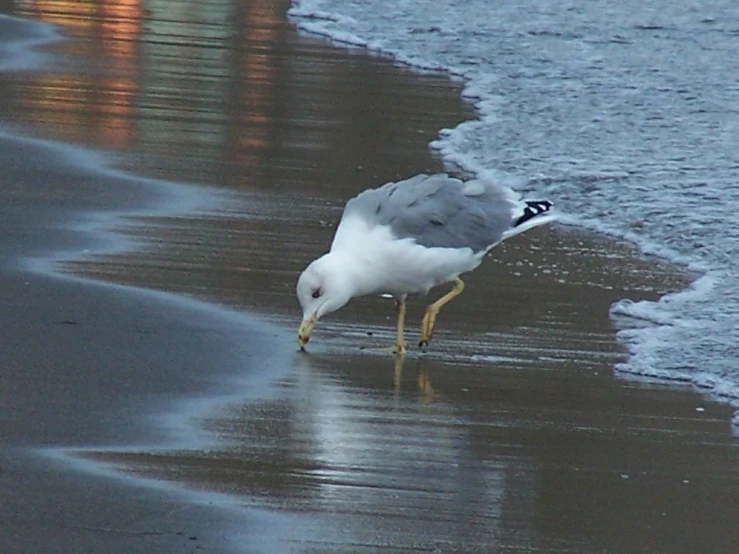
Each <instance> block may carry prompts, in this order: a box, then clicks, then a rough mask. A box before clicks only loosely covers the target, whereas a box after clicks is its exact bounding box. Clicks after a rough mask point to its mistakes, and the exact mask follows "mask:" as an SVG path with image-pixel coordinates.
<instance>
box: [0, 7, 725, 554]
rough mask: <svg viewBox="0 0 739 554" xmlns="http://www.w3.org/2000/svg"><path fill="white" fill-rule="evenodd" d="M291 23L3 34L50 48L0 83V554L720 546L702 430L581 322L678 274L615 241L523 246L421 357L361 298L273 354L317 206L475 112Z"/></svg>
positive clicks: (259, 16) (478, 282) (694, 399)
mask: <svg viewBox="0 0 739 554" xmlns="http://www.w3.org/2000/svg"><path fill="white" fill-rule="evenodd" d="M52 4H53V3H52ZM288 5H289V3H288V2H284V1H280V2H274V1H273V2H257V1H252V2H246V3H234V4H233V5H232V4H231V3H225V4H224V5H223V6H221V5H218V6H210V7H207V6H204V7H200V6H198V5H196V4H187V6H188V7H187V9H185V8H182V9H181V10H178V9H176V8H175V5H174V4H167V3H165V4H164V5H161V6H159V5H157V6H154V7H151V8H150V9H148V8H147V9H144V8H143V7H141V6H139V5H138V4H137V3H135V4H132V5H130V6H129V5H126V8H125V9H124V8H120V6H119V7H118V8H116V7H115V6H112V4H111V5H109V4H107V3H105V2H99V3H95V7H96V9H95V10H90V11H84V10H83V9H82V8H80V7H74V6H72V7H69V5H68V4H54V5H52V6H50V7H46V6H45V5H36V4H32V5H30V7H29V8H27V9H26V10H25V11H24V10H22V9H20V8H19V9H17V10H16V11H15V12H13V11H12V10H6V11H9V13H11V14H13V15H17V16H21V17H28V18H31V19H36V20H42V21H47V22H52V23H56V24H59V25H64V26H65V29H66V33H67V34H69V35H70V36H72V37H75V38H74V40H71V41H68V42H64V43H61V44H59V45H56V46H55V47H54V50H50V52H53V53H55V54H53V55H56V56H58V57H59V60H61V61H60V62H59V64H57V65H56V69H54V70H52V69H51V68H47V69H43V70H36V71H33V72H23V71H21V72H11V73H5V74H3V75H2V79H3V80H2V83H0V87H2V94H1V95H0V120H1V121H3V126H2V127H1V128H0V159H2V160H3V168H4V170H3V171H2V173H0V237H1V238H0V289H1V290H2V291H3V295H2V300H1V304H0V306H1V308H2V309H1V310H0V336H2V337H3V338H2V341H0V356H2V360H3V361H2V364H0V383H2V386H1V387H0V429H1V430H2V432H0V491H1V496H0V552H3V553H13V554H14V553H29V552H33V553H46V552H48V553H51V552H70V553H72V552H75V553H76V552H111V553H124V552H125V553H130V552H142V553H143V552H147V553H151V552H199V551H203V552H251V553H269V554H271V553H281V552H317V553H318V552H320V553H328V552H336V553H350V552H351V553H362V554H365V553H374V552H444V553H447V552H465V553H477V552H480V553H483V552H484V553H489V552H522V553H523V552H527V553H530V552H575V553H583V554H585V553H588V554H590V553H595V552H599V553H600V552H609V553H611V552H612V553H637V552H643V553H661V552H664V553H677V554H681V553H686V554H688V553H691V554H692V553H694V552H711V553H724V552H725V553H733V552H735V551H736V544H737V543H739V531H737V529H739V495H738V494H737V492H739V490H738V487H737V478H738V477H739V475H738V474H737V467H738V466H737V449H736V447H737V440H736V439H735V437H734V436H733V435H732V432H731V428H730V419H731V413H732V410H731V408H730V407H729V406H726V405H723V404H720V403H716V402H712V401H709V400H707V399H706V398H703V397H701V396H700V395H699V394H696V393H695V392H691V391H690V390H688V389H687V388H685V389H682V388H680V387H666V386H664V385H655V384H650V383H647V382H636V381H633V380H625V379H623V378H622V377H621V376H619V375H618V374H617V373H615V372H614V366H615V364H616V363H617V362H618V361H620V360H622V359H623V358H624V356H625V353H624V349H623V347H622V346H621V345H619V344H618V343H617V341H616V338H615V329H614V324H613V322H612V321H611V320H610V319H609V317H608V309H609V306H610V305H611V304H612V303H613V302H614V301H616V300H618V299H620V298H631V299H634V300H637V299H641V298H656V297H658V296H659V295H660V294H663V293H665V292H667V291H671V290H676V289H678V288H680V287H683V286H685V285H686V284H687V283H688V282H689V278H690V276H688V275H686V274H684V273H683V272H682V271H680V270H679V269H678V268H675V267H671V266H668V265H665V264H663V263H661V262H659V261H658V260H655V259H647V258H645V257H643V256H641V255H640V254H639V253H638V252H637V251H635V250H634V249H633V248H631V247H630V246H629V245H624V244H621V243H618V242H615V241H613V240H611V239H608V238H606V237H603V236H599V235H595V234H593V233H590V232H586V231H583V230H579V229H575V228H568V227H565V226H562V225H553V226H550V227H547V228H543V229H537V230H535V231H532V232H530V233H527V234H526V235H524V236H522V237H518V238H516V239H514V240H512V241H511V242H510V243H506V244H504V245H503V246H501V247H500V248H498V249H496V250H495V253H494V256H491V257H490V258H489V259H488V260H486V263H485V264H484V265H483V266H482V267H481V268H480V269H479V270H478V271H476V272H475V273H474V274H472V275H470V276H469V277H468V278H467V279H466V283H467V290H466V292H465V293H464V294H463V295H462V296H461V297H460V298H459V299H458V300H456V301H455V302H453V303H452V304H451V305H449V306H448V308H446V309H445V310H444V312H442V314H441V316H440V318H439V323H438V331H437V334H436V336H435V340H434V342H433V344H432V348H431V349H430V350H429V351H428V352H427V353H425V354H422V353H419V352H417V351H413V352H411V353H410V354H409V355H408V356H407V357H406V358H405V360H400V361H399V360H397V359H394V358H392V357H390V356H387V355H383V354H381V353H379V352H378V351H377V349H378V347H383V346H387V345H388V344H389V343H390V342H391V341H392V337H393V332H394V328H393V325H394V311H393V308H392V303H391V302H390V301H388V300H383V299H379V298H363V299H359V300H357V301H354V302H352V303H351V304H349V305H348V306H347V307H346V308H345V309H343V310H342V311H341V312H339V313H337V314H336V316H335V317H332V318H331V319H328V320H326V321H325V322H323V321H322V322H321V324H320V326H319V327H318V328H317V330H316V333H315V336H314V340H313V341H312V342H311V343H310V345H309V349H308V353H307V354H304V353H299V352H297V347H296V344H295V331H296V329H297V324H298V323H299V317H300V313H299V309H298V305H297V301H296V299H295V295H294V284H295V280H296V279H297V275H298V274H299V272H300V270H301V269H302V268H303V267H304V266H305V264H306V263H307V262H308V261H310V260H311V259H313V258H314V257H316V256H318V255H320V254H321V253H322V252H324V251H325V249H326V248H327V246H328V244H329V243H330V239H331V236H332V234H333V230H334V226H335V224H336V221H337V220H338V217H339V215H340V211H341V207H342V206H343V203H344V202H345V201H346V200H347V199H348V198H350V197H351V196H353V195H354V194H356V193H357V192H358V191H360V190H362V189H364V188H366V187H369V186H377V185H379V184H382V183H384V182H387V181H390V180H397V179H400V178H406V177H410V176H412V175H415V174H417V173H421V172H436V171H441V170H443V169H444V168H442V166H441V163H440V161H439V160H438V159H437V158H436V157H435V156H434V155H433V153H432V152H430V151H429V148H428V143H429V141H431V140H433V139H434V138H435V137H436V135H437V134H438V132H439V130H440V129H441V128H445V127H453V126H454V125H456V124H457V123H459V122H461V121H464V120H466V119H469V118H471V117H473V112H472V110H471V109H470V107H469V106H468V105H466V104H464V103H463V101H462V100H461V98H460V93H461V85H460V84H459V83H455V82H453V81H451V80H450V79H449V78H448V77H447V76H445V75H438V74H423V75H421V74H418V73H417V72H414V71H411V70H410V69H407V68H403V67H399V66H397V65H395V64H393V63H392V62H391V61H388V60H385V59H382V58H380V57H377V56H372V55H368V54H367V53H365V52H363V51H360V50H345V49H342V48H339V47H337V46H334V45H331V44H330V43H328V42H326V41H323V40H320V39H317V38H312V37H307V36H302V35H299V34H298V33H297V32H296V31H295V30H294V28H293V27H292V26H291V24H290V23H289V22H288V21H287V19H286V16H285V12H286V10H287V7H288ZM4 24H7V25H11V27H12V23H8V22H4ZM13 28H14V29H15V27H13ZM19 32H21V31H19ZM50 55H51V54H50ZM27 137H34V138H27ZM69 145H74V146H69ZM93 150H94V152H93ZM176 183H179V184H180V185H178V184H176ZM186 184H195V185H197V186H195V187H189V186H186ZM554 200H556V199H554ZM440 292H443V291H434V292H433V293H432V294H435V295H438V294H439V293H440ZM425 302H426V299H423V298H415V299H411V302H410V307H409V314H408V321H409V330H408V332H409V335H410V337H411V338H415V336H416V333H417V323H418V322H419V320H420V317H421V315H422V313H423V309H424V307H425Z"/></svg>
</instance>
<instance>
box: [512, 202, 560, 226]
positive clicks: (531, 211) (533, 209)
mask: <svg viewBox="0 0 739 554" xmlns="http://www.w3.org/2000/svg"><path fill="white" fill-rule="evenodd" d="M553 206H554V203H553V202H551V201H549V200H526V207H525V208H524V209H523V215H522V216H521V217H519V218H518V219H517V220H516V222H515V223H514V224H513V226H514V227H518V226H519V225H523V224H524V223H526V222H527V221H530V220H532V219H534V218H535V217H539V216H540V215H543V214H545V213H547V212H549V211H550V210H551V209H552V207H553Z"/></svg>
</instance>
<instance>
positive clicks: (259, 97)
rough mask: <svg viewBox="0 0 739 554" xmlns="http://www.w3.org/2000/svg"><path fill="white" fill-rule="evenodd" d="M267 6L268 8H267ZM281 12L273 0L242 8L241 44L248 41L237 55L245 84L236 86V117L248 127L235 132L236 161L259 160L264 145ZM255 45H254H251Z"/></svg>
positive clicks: (271, 101) (241, 162) (275, 72)
mask: <svg viewBox="0 0 739 554" xmlns="http://www.w3.org/2000/svg"><path fill="white" fill-rule="evenodd" d="M270 8H271V9H270ZM279 17H281V12H280V13H276V11H275V5H274V3H269V2H267V5H266V6H264V5H262V4H261V3H260V2H252V3H251V4H250V5H249V7H248V9H247V10H246V13H245V16H244V22H245V23H246V28H245V29H244V31H243V33H244V38H245V39H246V40H244V41H242V45H243V44H248V45H249V46H247V47H246V50H245V51H244V53H243V55H242V56H240V57H239V68H238V69H239V73H240V77H241V79H243V80H245V81H248V84H247V86H242V87H239V90H240V94H239V107H238V112H237V113H238V119H239V121H240V122H241V123H242V128H243V129H247V130H248V131H247V132H245V133H243V132H239V133H238V140H237V145H236V146H237V150H238V151H239V154H240V160H239V162H240V165H242V166H252V165H257V164H259V163H261V162H263V159H262V152H263V150H264V149H265V147H266V146H267V138H266V133H267V128H268V124H267V123H268V121H269V119H270V117H271V115H270V111H271V110H270V108H271V106H272V104H273V101H274V85H275V82H276V74H277V69H276V67H275V60H274V58H275V54H274V52H273V51H272V50H273V45H274V44H275V43H276V42H277V39H278V37H277V31H276V29H277V28H278V25H277V23H278V21H279V19H278V18H279ZM255 45H256V47H254V46H255Z"/></svg>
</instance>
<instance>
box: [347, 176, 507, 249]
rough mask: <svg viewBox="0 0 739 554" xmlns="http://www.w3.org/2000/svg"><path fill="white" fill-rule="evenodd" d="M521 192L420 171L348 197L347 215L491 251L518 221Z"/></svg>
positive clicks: (444, 243) (405, 234) (400, 233)
mask: <svg viewBox="0 0 739 554" xmlns="http://www.w3.org/2000/svg"><path fill="white" fill-rule="evenodd" d="M516 196H517V195H515V193H513V191H511V190H510V189H508V188H507V187H503V186H501V185H498V184H496V183H493V182H491V181H482V180H475V181H468V182H466V183H465V182H462V181H461V180H459V179H455V178H453V177H449V176H448V175H445V174H438V175H431V176H429V175H417V176H415V177H413V178H411V179H408V180H406V181H399V182H397V183H388V184H386V185H383V186H382V187H380V188H377V189H371V190H367V191H364V192H363V193H361V194H359V195H358V196H356V197H355V198H353V199H351V200H350V201H349V202H347V204H346V207H345V208H344V213H343V215H342V218H344V217H348V216H359V217H362V218H363V219H365V220H366V221H370V222H372V223H374V224H376V225H388V226H389V227H390V229H391V230H392V233H393V235H394V236H395V237H397V238H412V239H414V240H415V241H416V242H417V243H418V244H421V245H422V246H428V247H442V248H468V247H469V248H472V250H473V251H474V252H480V251H482V250H487V249H488V248H490V247H491V246H492V245H494V244H496V243H498V242H500V241H501V240H502V239H503V238H504V235H505V233H506V231H509V230H510V229H511V228H512V227H513V226H514V216H515V214H516V212H517V210H518V202H517V198H516Z"/></svg>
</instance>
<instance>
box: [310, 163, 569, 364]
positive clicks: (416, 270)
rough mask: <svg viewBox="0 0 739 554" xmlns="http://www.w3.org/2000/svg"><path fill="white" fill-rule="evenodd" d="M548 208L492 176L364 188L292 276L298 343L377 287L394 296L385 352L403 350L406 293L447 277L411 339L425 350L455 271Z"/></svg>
mask: <svg viewBox="0 0 739 554" xmlns="http://www.w3.org/2000/svg"><path fill="white" fill-rule="evenodd" d="M552 206H553V204H552V202H550V201H549V200H523V199H522V197H521V195H520V194H519V193H517V192H515V191H514V190H512V189H510V188H508V187H506V186H504V185H501V184H498V183H496V182H494V181H492V180H488V179H474V180H469V181H466V182H465V181H462V180H461V179H457V178H455V177H450V176H449V175H446V174H443V173H441V174H437V175H416V176H415V177H412V178H410V179H407V180H405V181H398V182H391V183H387V184H385V185H383V186H381V187H379V188H375V189H368V190H365V191H364V192H362V193H360V194H359V195H357V196H355V197H354V198H352V199H351V200H349V201H348V202H347V203H346V206H345V207H344V211H343V213H342V216H341V221H340V222H339V225H338V227H337V229H336V233H335V235H334V239H333V242H332V244H331V249H330V250H329V252H328V253H327V254H324V255H323V256H321V257H320V258H318V259H316V260H314V261H313V262H311V263H310V264H309V265H308V267H307V268H306V269H305V270H304V271H303V272H302V273H301V275H300V277H299V279H298V283H297V295H298V301H299V302H300V305H301V307H302V309H303V321H302V323H301V324H300V328H299V330H298V344H299V346H300V349H301V350H304V349H305V345H306V344H307V343H308V341H309V340H310V338H311V335H312V333H313V328H314V327H315V325H316V323H317V322H318V320H319V319H320V318H321V317H323V316H324V315H326V314H329V313H331V312H335V311H336V310H338V309H339V308H341V307H342V306H344V305H345V304H346V303H347V302H349V300H351V299H352V298H354V297H358V296H364V295H368V294H378V293H380V294H386V295H391V296H392V297H393V298H394V299H395V305H396V311H397V315H398V321H397V335H396V340H395V344H394V345H393V347H392V348H391V350H392V352H393V353H395V354H397V355H402V354H404V353H405V352H406V350H407V348H408V346H407V343H406V341H405V337H404V327H405V306H406V298H407V297H408V295H409V294H427V293H428V292H429V290H430V289H431V288H433V287H435V286H437V285H442V284H445V283H452V289H451V291H449V292H448V293H447V294H445V295H444V296H442V297H441V298H439V299H438V300H437V301H435V302H433V303H431V304H430V305H429V306H428V308H427V309H426V313H425V315H424V316H423V319H422V321H421V334H420V340H419V343H418V345H419V347H421V348H424V349H425V348H426V347H427V346H428V344H429V341H430V340H431V335H432V333H433V330H434V325H435V323H436V317H437V315H438V314H439V311H440V310H441V308H442V307H443V306H445V305H446V304H447V303H449V302H450V301H451V300H452V299H454V298H455V297H457V296H458V295H459V294H461V293H462V291H463V290H464V282H463V281H462V280H461V279H460V278H459V276H460V275H462V274H463V273H467V272H470V271H472V270H474V269H476V268H477V267H478V266H479V265H480V264H481V263H482V259H483V258H484V257H485V255H486V254H487V253H488V252H489V251H490V250H491V249H493V248H494V247H495V246H497V245H498V244H500V243H501V242H502V241H503V240H505V239H507V238H510V237H512V236H515V235H517V234H519V233H522V232H524V231H526V230H528V229H531V228H533V227H537V226H539V225H543V224H545V223H548V222H550V221H552V220H554V219H555V218H556V215H555V214H554V213H553V211H552Z"/></svg>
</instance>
